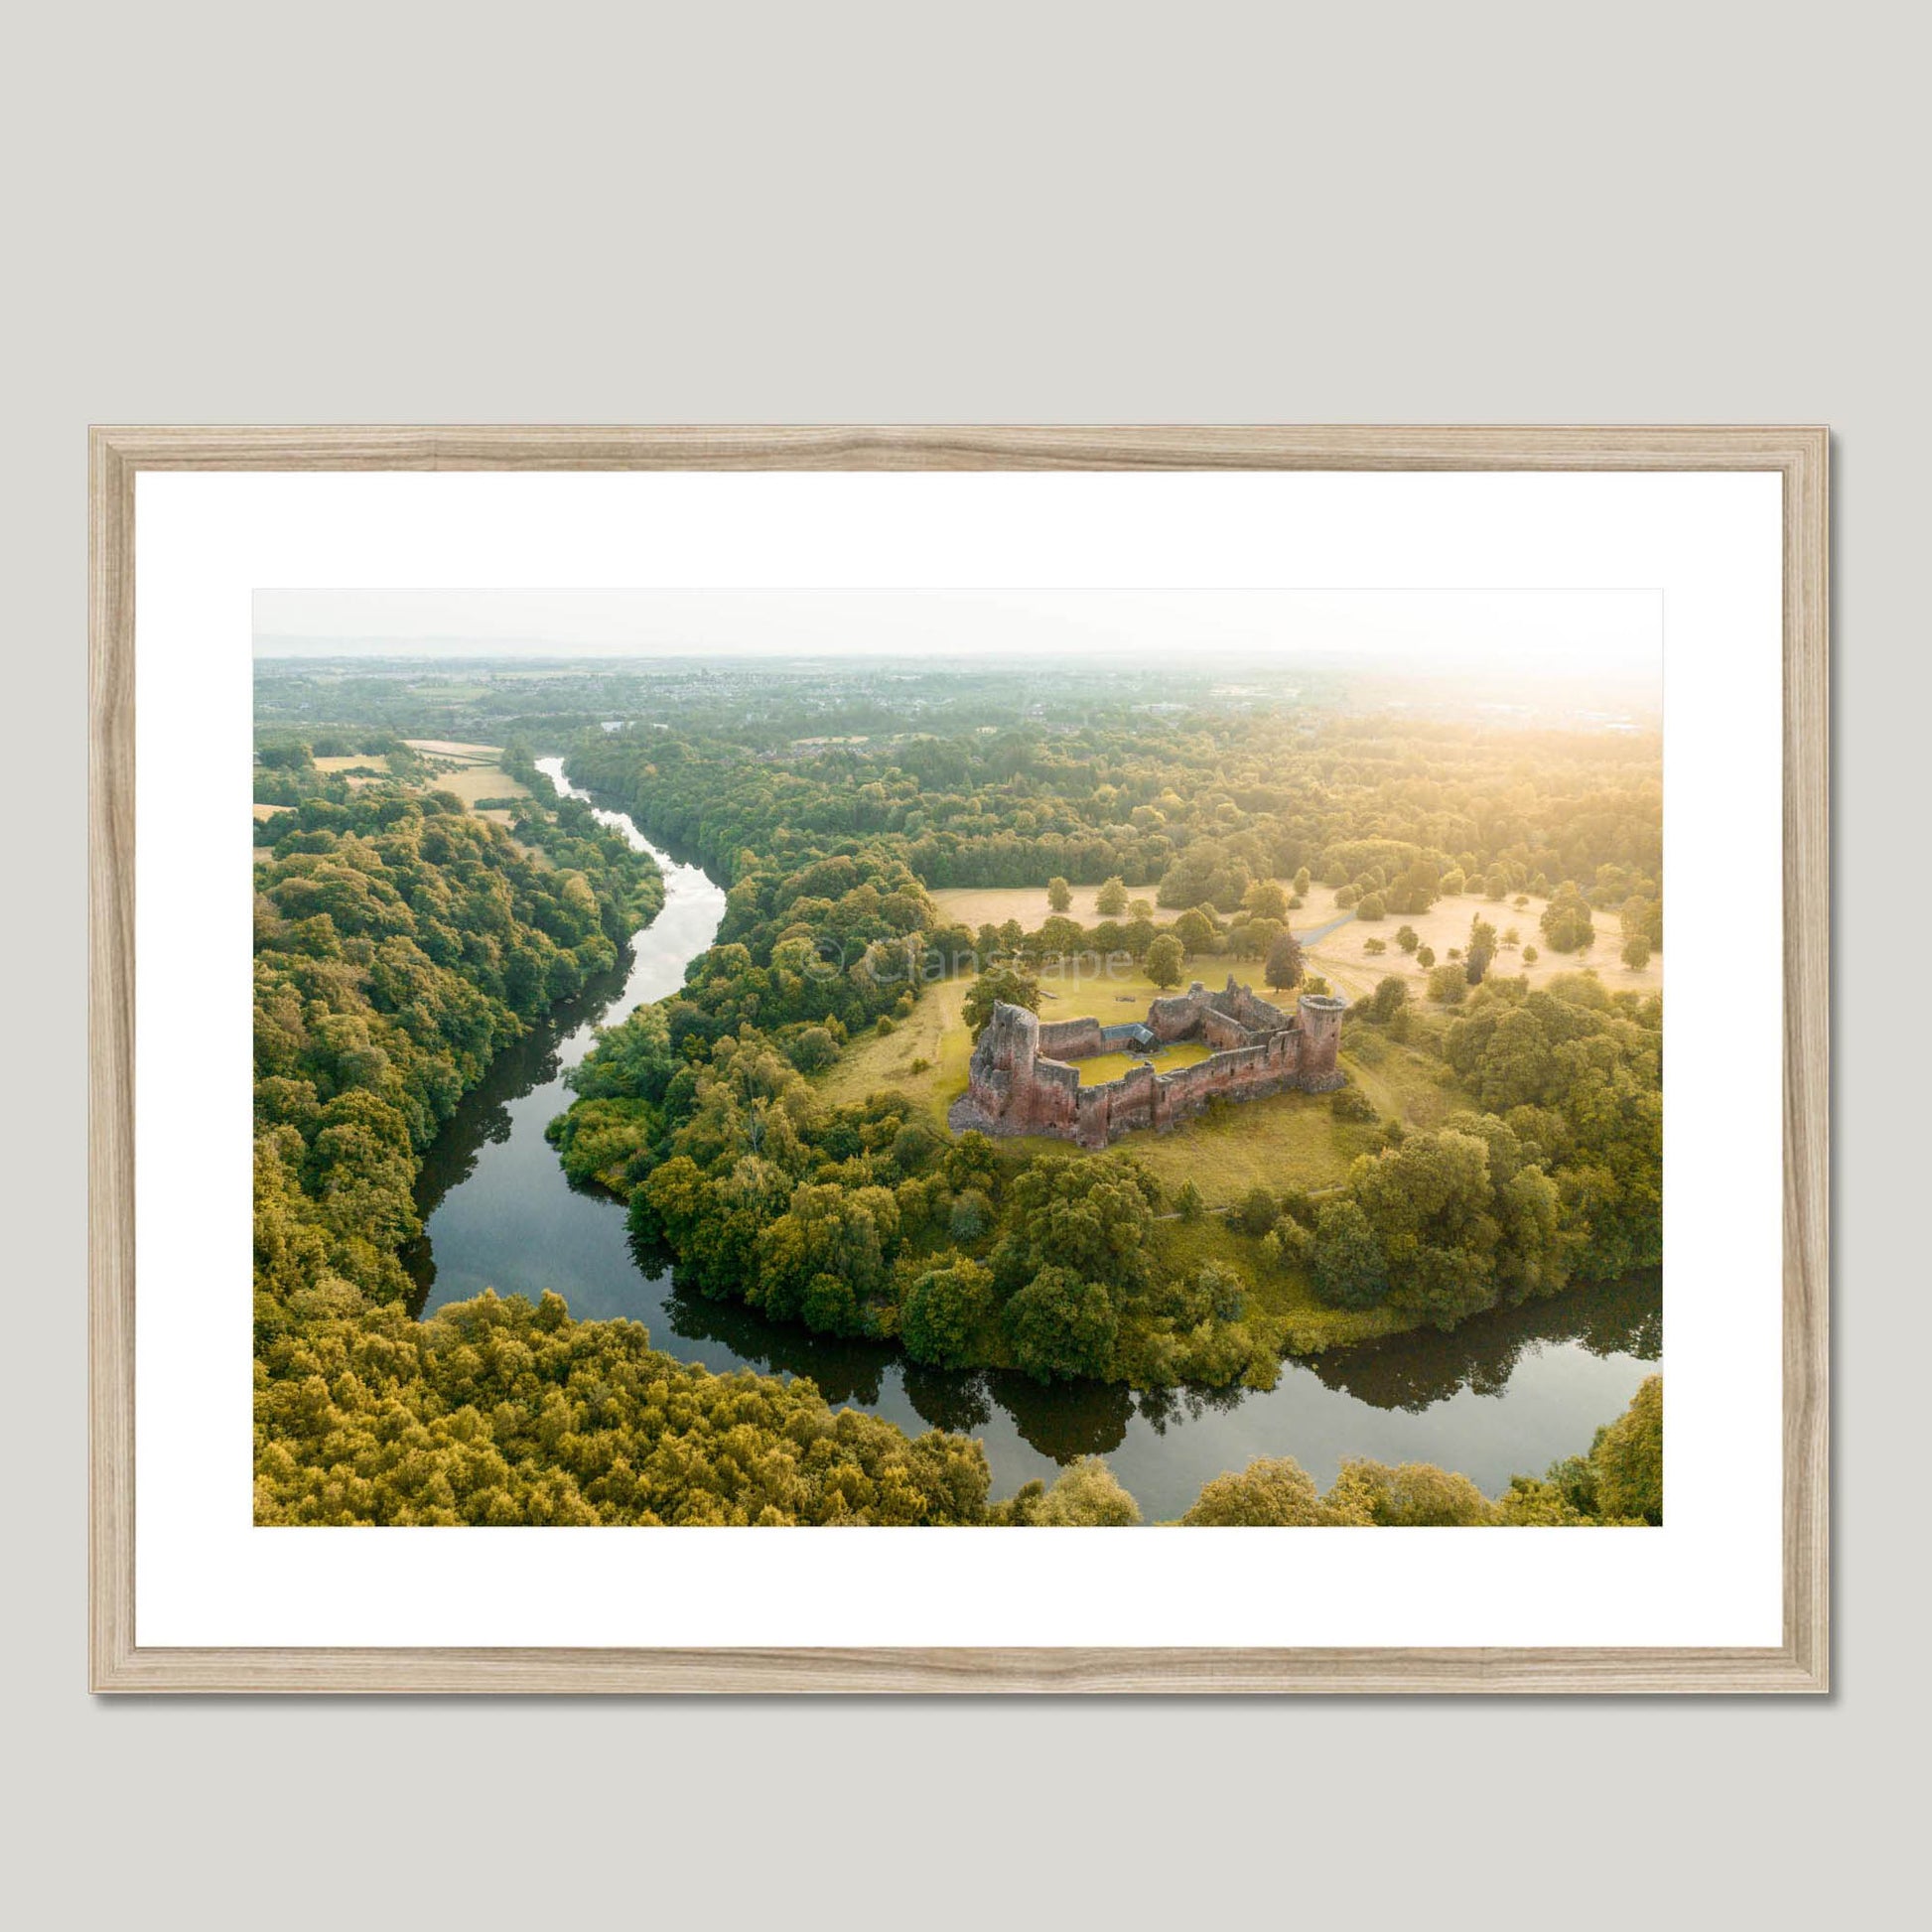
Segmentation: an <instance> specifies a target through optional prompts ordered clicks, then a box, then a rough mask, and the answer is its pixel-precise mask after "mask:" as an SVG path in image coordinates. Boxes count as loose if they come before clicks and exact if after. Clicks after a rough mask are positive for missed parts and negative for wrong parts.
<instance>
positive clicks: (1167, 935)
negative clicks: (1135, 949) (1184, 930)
mask: <svg viewBox="0 0 1932 1932" xmlns="http://www.w3.org/2000/svg"><path fill="white" fill-rule="evenodd" d="M1181 968H1182V959H1181V951H1180V941H1179V940H1178V939H1176V938H1175V937H1174V936H1173V933H1171V932H1164V933H1162V934H1161V935H1160V936H1159V937H1158V938H1157V939H1156V940H1155V942H1154V943H1153V945H1151V946H1150V947H1148V949H1147V958H1146V960H1145V961H1144V962H1143V970H1144V971H1145V972H1146V974H1147V976H1148V978H1149V979H1151V980H1152V981H1153V982H1154V984H1155V985H1156V986H1158V987H1160V988H1162V989H1163V990H1164V991H1165V990H1166V989H1167V988H1169V987H1171V986H1178V985H1179V984H1180V976H1181Z"/></svg>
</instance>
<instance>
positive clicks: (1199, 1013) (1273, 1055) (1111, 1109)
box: [948, 979, 1345, 1148]
mask: <svg viewBox="0 0 1932 1932" xmlns="http://www.w3.org/2000/svg"><path fill="white" fill-rule="evenodd" d="M1344 1004H1345V1003H1344V1002H1342V1001H1340V1000H1333V999H1327V998H1320V997H1315V996H1311V995H1305V996H1304V997H1303V999H1302V1000H1301V1002H1300V1010H1299V1013H1298V1014H1297V1016H1296V1017H1295V1018H1294V1019H1292V1020H1291V1019H1290V1018H1289V1016H1288V1015H1286V1014H1285V1013H1284V1012H1283V1011H1282V1009H1281V1008H1279V1007H1277V1006H1274V1005H1272V1004H1271V1003H1270V1002H1268V1001H1266V1000H1257V999H1255V998H1254V997H1253V995H1252V994H1251V993H1250V991H1249V989H1248V988H1246V987H1236V986H1235V985H1234V983H1233V981H1232V980H1231V979H1230V981H1229V984H1228V989H1227V991H1226V992H1225V993H1220V994H1215V995H1213V996H1212V998H1211V1001H1210V998H1209V996H1207V995H1206V994H1205V992H1204V991H1203V989H1202V988H1201V987H1200V985H1199V984H1198V982H1197V983H1196V984H1195V986H1194V987H1193V988H1192V989H1191V990H1190V991H1189V992H1188V993H1186V994H1182V995H1176V996H1175V997H1173V999H1168V1000H1157V1001H1155V1002H1154V1004H1153V1005H1152V1006H1151V1007H1150V1008H1149V1010H1148V1026H1149V1028H1150V1029H1151V1030H1152V1031H1153V1032H1154V1033H1155V1035H1157V1037H1159V1038H1161V1039H1163V1040H1171V1039H1178V1038H1182V1037H1185V1036H1188V1035H1197V1036H1198V1037H1200V1038H1201V1039H1202V1040H1203V1041H1204V1042H1205V1043H1206V1044H1207V1045H1208V1046H1210V1047H1212V1048H1214V1049H1215V1050H1214V1051H1213V1053H1212V1055H1211V1056H1210V1057H1209V1058H1207V1059H1205V1060H1199V1061H1196V1062H1195V1063H1194V1064H1193V1065H1192V1066H1186V1067H1180V1068H1177V1069H1176V1070H1175V1071H1173V1072H1172V1073H1157V1072H1156V1071H1155V1069H1154V1067H1153V1066H1151V1065H1149V1064H1146V1063H1143V1064H1142V1065H1139V1066H1136V1067H1133V1068H1131V1069H1130V1070H1129V1071H1128V1073H1127V1074H1126V1075H1125V1076H1124V1077H1123V1078H1122V1079H1119V1080H1110V1081H1108V1082H1106V1083H1105V1084H1103V1085H1098V1086H1090V1087H1083V1086H1082V1085H1081V1084H1080V1074H1079V1069H1078V1068H1077V1067H1074V1066H1069V1065H1067V1064H1065V1063H1063V1062H1062V1061H1060V1060H1057V1059H1054V1058H1051V1057H1049V1056H1047V1049H1048V1048H1049V1047H1050V1048H1057V1049H1058V1050H1059V1051H1061V1052H1070V1053H1074V1054H1076V1055H1077V1056H1079V1057H1085V1056H1086V1055H1087V1054H1089V1053H1094V1052H1098V1051H1101V1050H1102V1049H1103V1047H1104V1043H1105V1042H1104V1039H1103V1036H1102V1033H1101V1028H1100V1023H1099V1022H1098V1021H1097V1020H1093V1019H1081V1020H1064V1021H1057V1022H1052V1023H1049V1024H1048V1025H1046V1026H1041V1025H1040V1023H1039V1022H1038V1020H1036V1019H1035V1016H1034V1015H1032V1014H1031V1013H1027V1012H1025V1011H1023V1010H1021V1009H1018V1008H1013V1007H1006V1006H1002V1007H1000V1008H998V1009H996V1011H995V1015H994V1023H993V1025H991V1026H990V1027H989V1028H988V1029H987V1032H986V1033H985V1034H984V1035H982V1036H981V1038H980V1042H979V1044H978V1045H977V1046H975V1047H974V1049H973V1057H972V1061H971V1064H970V1069H969V1073H968V1084H967V1090H966V1092H965V1094H964V1095H962V1096H961V1098H960V1099H959V1100H958V1101H956V1102H955V1103H954V1104H953V1107H952V1109H951V1112H950V1114H949V1116H948V1117H949V1119H950V1120H951V1122H952V1124H953V1126H954V1127H956V1128H959V1129H962V1130H963V1129H966V1128H969V1127H978V1128H981V1129H984V1130H986V1131H990V1132H993V1133H1008V1134H1027V1133H1037V1134H1059V1135H1064V1136H1067V1137H1069V1138H1071V1139H1073V1140H1075V1141H1077V1142H1078V1143H1079V1144H1080V1145H1081V1146H1083V1147H1096V1148H1097V1147H1105V1146H1106V1145H1107V1143H1108V1142H1109V1141H1111V1140H1117V1139H1118V1138H1119V1137H1120V1136H1121V1135H1123V1134H1127V1133H1130V1132H1133V1131H1134V1130H1136V1129H1139V1128H1148V1127H1152V1128H1154V1129H1156V1130H1163V1129H1166V1128H1169V1127H1172V1126H1173V1125H1175V1124H1176V1123H1177V1122H1179V1121H1181V1120H1184V1119H1186V1118H1188V1117H1189V1116H1190V1115H1193V1114H1197V1113H1199V1112H1201V1110H1202V1109H1203V1108H1205V1107H1206V1106H1207V1104H1208V1103H1209V1101H1211V1100H1214V1099H1217V1098H1225V1099H1228V1100H1247V1099H1256V1098H1260V1097H1261V1096H1263V1095H1265V1094H1274V1093H1282V1092H1285V1091H1287V1090H1288V1089H1290V1088H1298V1087H1299V1088H1304V1089H1307V1090H1310V1091H1312V1092H1317V1093H1320V1092H1327V1091H1330V1090H1331V1089H1333V1088H1335V1087H1338V1086H1340V1085H1341V1084H1342V1075H1341V1072H1340V1070H1339V1065H1338V1054H1339V1050H1340V1043H1341V1015H1342V1010H1343V1007H1344ZM1230 1009H1235V1010H1236V1011H1230ZM1239 1016H1246V1017H1247V1018H1249V1019H1253V1020H1256V1021H1260V1022H1263V1023H1264V1025H1263V1026H1262V1027H1261V1028H1259V1029H1257V1028H1251V1027H1249V1026H1247V1025H1246V1024H1244V1020H1243V1018H1241V1017H1239ZM1257 1035H1259V1036H1257Z"/></svg>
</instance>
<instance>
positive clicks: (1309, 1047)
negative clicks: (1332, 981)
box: [1297, 993, 1348, 1074]
mask: <svg viewBox="0 0 1932 1932" xmlns="http://www.w3.org/2000/svg"><path fill="white" fill-rule="evenodd" d="M1297 1004H1298V1007H1299V1010H1300V1015H1301V1021H1302V1033H1303V1035H1304V1037H1305V1038H1306V1040H1307V1042H1308V1043H1307V1044H1306V1045H1305V1046H1304V1047H1303V1049H1302V1070H1303V1072H1304V1073H1316V1074H1322V1073H1335V1072H1338V1071H1339V1069H1338V1067H1337V1065H1336V1060H1335V1056H1336V1055H1337V1053H1339V1052H1340V1050H1341V1016H1342V1015H1343V1014H1344V1013H1346V1012H1347V1011H1348V1002H1347V1001H1346V1000H1339V999H1337V998H1335V996H1334V995H1333V994H1332V993H1304V994H1303V995H1302V997H1301V999H1300V1001H1299V1002H1298V1003H1297Z"/></svg>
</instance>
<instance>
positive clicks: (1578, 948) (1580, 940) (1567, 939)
mask: <svg viewBox="0 0 1932 1932" xmlns="http://www.w3.org/2000/svg"><path fill="white" fill-rule="evenodd" d="M1539 923H1540V924H1541V925H1542V927H1543V936H1544V938H1545V939H1547V940H1548V941H1549V944H1550V950H1551V951H1552V952H1583V951H1585V950H1586V949H1587V947H1588V946H1589V944H1590V942H1591V941H1592V940H1593V939H1594V938H1595V937H1596V929H1595V927H1594V925H1593V924H1592V923H1591V921H1590V913H1589V901H1588V900H1587V898H1585V897H1584V896H1583V894H1582V893H1580V892H1579V891H1578V890H1577V888H1576V887H1575V886H1574V885H1573V884H1571V883H1570V882H1569V881H1567V880H1566V881H1565V882H1564V884H1563V885H1561V886H1559V887H1558V888H1557V895H1556V897H1554V898H1553V899H1551V901H1550V902H1549V904H1548V905H1546V906H1545V907H1544V908H1543V917H1542V919H1541V921H1540V922H1539Z"/></svg>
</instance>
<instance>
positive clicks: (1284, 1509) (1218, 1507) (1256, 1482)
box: [1180, 1455, 1342, 1529]
mask: <svg viewBox="0 0 1932 1932" xmlns="http://www.w3.org/2000/svg"><path fill="white" fill-rule="evenodd" d="M1180 1520H1181V1521H1182V1522H1183V1523H1185V1524H1188V1525H1190V1526H1191V1527H1194V1528H1202V1529H1312V1528H1317V1527H1323V1526H1329V1525H1333V1524H1335V1523H1338V1522H1340V1521H1341V1520H1342V1519H1341V1518H1340V1517H1338V1516H1337V1515H1336V1514H1335V1512H1334V1511H1333V1510H1331V1509H1329V1508H1327V1507H1326V1506H1325V1505H1324V1504H1323V1502H1322V1500H1321V1497H1320V1494H1319V1492H1318V1491H1317V1490H1316V1489H1315V1486H1314V1478H1313V1477H1312V1476H1311V1475H1310V1474H1309V1472H1308V1471H1307V1470H1306V1469H1305V1468H1303V1467H1302V1465H1301V1464H1300V1463H1299V1462H1298V1461H1296V1460H1295V1458H1294V1457H1293V1456H1292V1455H1274V1456H1270V1455H1263V1456H1257V1457H1256V1458H1255V1460H1254V1461H1252V1462H1250V1463H1249V1464H1248V1466H1247V1467H1246V1468H1245V1469H1243V1470H1242V1471H1241V1473H1240V1474H1239V1475H1235V1474H1233V1473H1229V1474H1226V1475H1218V1476H1216V1477H1214V1479H1213V1480H1212V1481H1211V1482H1208V1483H1205V1484H1203V1485H1202V1487H1201V1492H1200V1495H1199V1496H1198V1497H1197V1498H1196V1499H1195V1502H1194V1505H1193V1507H1192V1508H1191V1509H1189V1510H1188V1511H1187V1513H1186V1515H1184V1516H1183V1517H1182V1518H1181V1519H1180Z"/></svg>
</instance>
